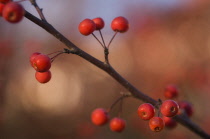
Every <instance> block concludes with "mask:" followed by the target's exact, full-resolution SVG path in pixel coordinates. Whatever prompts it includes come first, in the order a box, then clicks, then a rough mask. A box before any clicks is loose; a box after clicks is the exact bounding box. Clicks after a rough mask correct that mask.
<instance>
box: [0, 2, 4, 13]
mask: <svg viewBox="0 0 210 139" xmlns="http://www.w3.org/2000/svg"><path fill="white" fill-rule="evenodd" d="M3 9H4V4H3V3H0V16H2V12H3Z"/></svg>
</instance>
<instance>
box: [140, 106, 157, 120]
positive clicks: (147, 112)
mask: <svg viewBox="0 0 210 139" xmlns="http://www.w3.org/2000/svg"><path fill="white" fill-rule="evenodd" d="M138 115H139V117H140V118H141V119H143V120H149V119H151V118H152V117H154V115H155V108H154V106H153V105H152V104H150V103H144V104H141V105H140V106H139V108H138Z"/></svg>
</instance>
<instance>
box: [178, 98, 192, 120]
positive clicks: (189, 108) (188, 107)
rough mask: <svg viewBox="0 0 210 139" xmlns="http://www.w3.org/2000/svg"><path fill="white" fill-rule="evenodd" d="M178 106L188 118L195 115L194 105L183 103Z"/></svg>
mask: <svg viewBox="0 0 210 139" xmlns="http://www.w3.org/2000/svg"><path fill="white" fill-rule="evenodd" d="M178 104H179V107H180V110H182V111H183V112H185V113H186V114H187V116H189V117H191V116H192V115H193V112H194V110H193V107H192V105H191V104H190V103H189V102H187V101H181V102H179V103H178Z"/></svg>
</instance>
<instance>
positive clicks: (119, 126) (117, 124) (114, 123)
mask: <svg viewBox="0 0 210 139" xmlns="http://www.w3.org/2000/svg"><path fill="white" fill-rule="evenodd" d="M109 127H110V129H111V130H112V131H115V132H122V131H123V130H124V128H125V120H123V119H121V118H118V117H115V118H113V119H112V120H111V121H110V123H109Z"/></svg>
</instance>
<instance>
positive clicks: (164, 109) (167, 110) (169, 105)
mask: <svg viewBox="0 0 210 139" xmlns="http://www.w3.org/2000/svg"><path fill="white" fill-rule="evenodd" d="M160 111H161V113H162V114H163V115H164V116H166V117H173V116H175V115H176V114H177V113H178V111H179V105H178V104H177V103H176V102H175V101H173V100H166V101H164V102H163V104H162V105H161V107H160Z"/></svg>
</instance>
